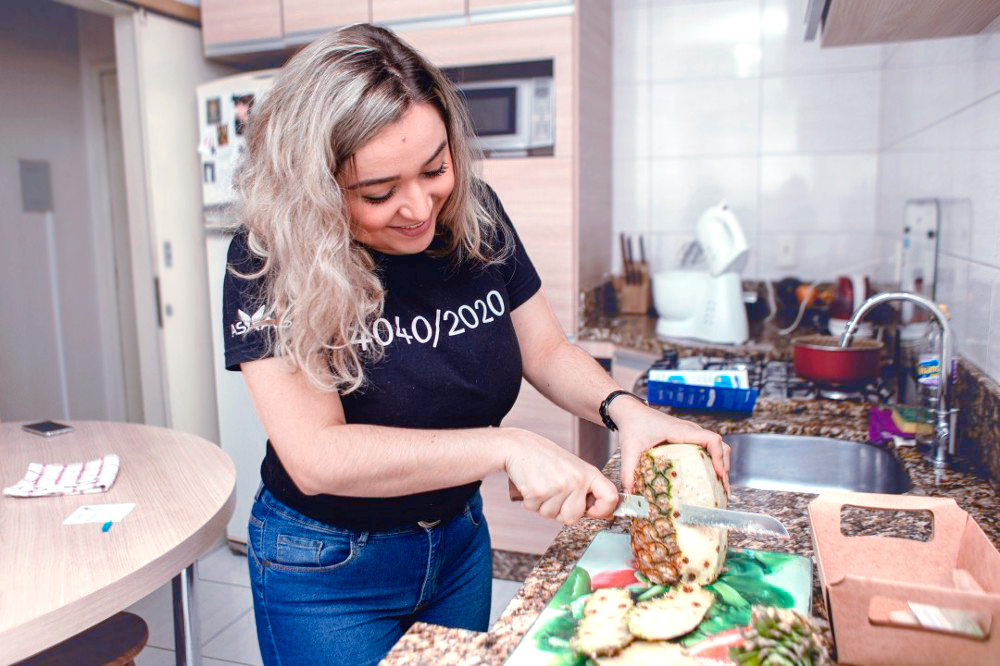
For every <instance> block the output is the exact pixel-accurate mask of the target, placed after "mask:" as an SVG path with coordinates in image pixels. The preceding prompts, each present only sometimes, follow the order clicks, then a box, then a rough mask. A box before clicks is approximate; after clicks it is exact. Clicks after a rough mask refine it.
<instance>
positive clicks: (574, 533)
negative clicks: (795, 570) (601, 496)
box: [382, 317, 1000, 666]
mask: <svg viewBox="0 0 1000 666" xmlns="http://www.w3.org/2000/svg"><path fill="white" fill-rule="evenodd" d="M587 335H588V337H589V339H594V340H602V341H611V342H614V343H616V344H618V345H621V346H626V347H629V348H632V349H639V350H644V351H653V352H657V353H658V352H660V351H661V350H662V349H663V347H664V343H663V342H662V341H659V340H657V339H656V338H655V335H654V334H653V329H652V323H651V321H650V320H649V318H646V317H634V318H626V319H625V320H624V321H619V322H618V323H617V324H616V325H615V326H614V327H610V328H605V329H601V328H596V329H588V331H587ZM721 350H725V351H730V352H734V353H743V354H747V353H751V354H753V353H760V354H762V355H765V356H767V357H769V358H788V354H789V350H788V347H787V346H786V345H782V344H781V343H780V342H778V343H775V342H757V343H754V344H751V345H745V346H743V348H742V349H739V350H734V348H733V347H723V348H721ZM687 351H688V352H690V350H687ZM716 351H718V350H714V349H708V350H706V349H704V348H701V349H698V350H696V351H694V352H690V353H698V354H701V353H712V352H716ZM681 353H682V354H684V353H686V352H685V350H683V349H682V350H681ZM977 373H978V371H976V370H975V369H974V368H970V367H965V368H963V369H962V370H961V371H960V375H959V387H960V388H959V390H960V391H963V390H964V391H965V392H966V393H965V395H966V397H968V398H970V399H972V400H978V401H979V402H980V406H979V407H978V408H976V409H977V410H982V411H976V412H972V411H971V409H972V407H970V408H969V409H968V410H967V413H966V415H965V416H964V417H963V418H965V419H966V420H967V421H969V423H966V428H970V429H972V430H973V432H974V433H977V434H979V435H981V436H983V437H985V438H987V439H988V438H990V437H995V436H997V434H998V433H997V430H998V429H1000V426H998V425H997V422H998V421H997V411H996V410H997V407H998V405H1000V390H997V389H996V384H995V383H992V380H990V379H989V378H988V377H985V376H984V375H982V373H978V374H977ZM963 382H964V385H963ZM991 384H992V386H991ZM963 386H964V388H963ZM963 406H964V404H963ZM868 409H869V407H868V405H867V404H862V403H851V402H846V403H838V402H831V401H825V400H789V399H784V398H781V399H776V398H768V397H762V398H760V399H758V401H757V404H756V406H755V408H754V413H753V415H752V416H750V417H748V418H743V419H733V418H725V417H719V416H709V415H706V414H704V413H692V412H689V413H678V415H680V416H683V417H684V418H690V419H692V420H694V421H696V422H698V423H700V424H701V425H703V426H705V427H707V428H709V429H712V430H714V431H716V432H719V433H720V434H723V435H725V434H729V433H735V432H777V433H788V434H803V435H822V436H829V437H837V438H841V439H848V440H852V441H862V442H863V441H866V440H867V434H868V429H867V424H868ZM991 410H992V411H991ZM983 419H990V421H989V422H984V421H983ZM965 432H969V431H965ZM998 448H1000V447H998ZM985 450H986V452H985V453H981V454H980V455H979V457H976V456H973V457H972V459H970V460H969V461H967V463H966V465H965V467H964V471H963V469H962V468H960V469H957V470H951V469H949V470H943V471H941V470H935V469H934V468H933V467H932V466H931V465H929V464H928V463H927V462H926V461H925V459H924V458H923V456H922V455H921V454H920V453H919V452H917V451H916V450H914V449H911V448H897V449H893V454H894V455H895V456H897V458H898V459H900V460H901V461H902V463H903V464H904V466H905V467H906V470H907V472H908V473H909V476H910V478H911V481H912V483H913V488H912V489H911V490H910V491H909V493H908V494H912V495H927V496H938V497H951V498H954V499H955V501H956V502H958V504H959V506H960V507H961V508H963V509H964V510H966V511H968V512H969V513H970V514H971V515H972V516H973V517H974V518H975V519H976V521H977V522H978V523H979V525H980V526H981V527H982V528H983V531H984V532H985V533H986V534H987V536H989V538H990V539H991V540H992V541H993V543H994V544H995V545H997V546H1000V511H998V510H1000V497H998V495H997V493H996V492H995V491H994V489H993V487H992V486H991V484H990V482H989V481H988V480H987V478H986V477H988V476H990V474H991V472H992V470H993V469H996V470H998V471H1000V453H995V452H994V451H993V447H992V444H991V445H990V446H987V447H986V449H985ZM994 463H995V464H997V467H995V468H991V467H990V465H991V464H994ZM605 473H606V474H607V475H608V477H609V478H611V479H612V480H614V481H615V482H616V483H617V482H618V457H617V454H616V455H615V456H614V457H613V458H612V459H611V461H610V462H609V463H608V465H607V466H606V467H605ZM997 476H998V477H1000V474H998V475H997ZM815 497H816V495H812V494H803V493H793V492H775V491H764V490H754V489H749V488H733V492H732V496H731V498H730V508H733V509H738V510H744V511H754V512H760V513H767V514H770V515H773V516H775V517H776V518H778V519H779V520H780V521H781V522H783V523H784V524H785V526H786V527H787V528H788V531H789V533H790V535H791V538H790V539H789V540H786V541H782V540H779V539H772V538H766V537H758V536H753V537H749V536H746V535H740V534H736V533H732V534H731V535H730V539H729V543H730V546H732V547H745V548H755V549H760V550H779V551H786V552H793V553H798V554H801V555H805V556H808V557H813V555H814V552H813V544H812V539H811V537H810V532H809V518H808V513H807V506H808V504H809V502H810V501H811V500H812V499H814V498H815ZM897 518H898V519H894V520H891V521H888V523H889V526H887V521H885V520H884V516H879V517H878V518H877V519H872V518H871V514H864V515H860V516H858V518H857V520H856V521H854V522H851V517H850V516H846V517H845V529H846V530H849V531H850V532H851V533H854V534H889V535H898V536H903V535H907V536H909V535H922V534H925V533H926V530H927V525H926V524H924V523H923V521H922V520H921V518H920V517H919V516H916V517H915V516H914V514H902V516H900V517H897ZM625 527H626V525H625V521H624V520H621V519H616V520H614V521H613V522H609V521H601V520H594V519H589V518H588V519H584V520H582V521H580V522H579V523H578V524H576V525H573V526H570V527H566V528H564V529H563V530H562V531H561V532H560V533H559V535H558V536H557V537H556V539H555V541H554V542H553V543H552V545H551V546H550V547H549V549H548V550H547V551H546V553H545V554H544V555H543V556H542V557H541V559H540V560H539V561H538V564H537V566H536V567H535V568H534V570H533V571H532V572H531V574H529V576H528V577H527V579H526V580H525V581H524V584H523V585H522V586H521V588H520V589H519V590H518V592H517V594H516V595H515V597H514V599H513V600H512V601H511V602H510V604H509V605H508V606H507V608H506V610H505V611H504V612H503V614H502V615H501V616H500V618H499V619H498V620H497V622H496V623H495V624H494V626H493V627H492V628H491V629H490V630H489V631H488V632H486V633H477V632H471V631H462V630H454V629H445V628H443V627H437V626H432V625H426V624H416V625H414V626H413V627H412V628H411V629H410V630H409V632H407V634H406V635H405V636H404V637H403V638H402V639H401V640H400V641H399V643H397V644H396V646H395V647H394V648H393V650H392V651H391V652H390V653H389V655H388V656H387V657H386V659H385V660H384V661H383V662H382V663H383V664H385V666H402V665H417V664H427V665H431V664H434V665H438V664H462V665H469V666H472V665H479V664H482V665H489V666H500V664H502V663H503V661H504V660H505V659H506V658H507V656H508V655H509V654H510V653H511V652H512V651H513V650H514V648H515V647H516V646H517V644H518V642H519V641H520V640H521V638H522V637H523V636H524V634H525V633H526V632H527V630H528V629H529V627H530V626H531V624H532V623H533V622H534V620H535V618H536V617H537V616H538V614H539V613H540V612H541V611H542V609H543V608H544V607H545V605H546V604H547V603H548V601H549V599H551V598H552V595H553V594H554V593H555V592H556V590H557V589H559V586H560V585H561V584H562V582H563V581H564V580H565V578H566V576H567V575H568V574H569V572H570V570H571V569H572V568H573V566H574V564H575V563H576V561H577V560H578V559H579V558H580V556H581V555H582V554H583V552H584V550H586V548H587V546H588V545H589V544H590V542H591V541H592V540H593V538H594V536H595V535H596V534H597V533H598V532H600V531H602V530H613V531H624V530H625ZM814 571H815V566H814ZM813 598H814V603H813V612H814V615H815V616H816V617H817V618H818V619H819V621H820V622H821V623H822V624H824V625H825V621H826V608H825V607H824V605H823V603H822V595H821V594H820V593H819V581H818V577H817V575H816V574H815V573H814V592H813Z"/></svg>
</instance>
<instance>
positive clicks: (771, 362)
mask: <svg viewBox="0 0 1000 666" xmlns="http://www.w3.org/2000/svg"><path fill="white" fill-rule="evenodd" d="M649 369H650V370H653V369H668V370H669V369H677V370H746V371H747V375H748V377H749V380H750V388H754V389H757V391H758V392H759V395H760V396H767V397H779V398H796V399H800V400H842V401H843V400H846V401H853V402H868V403H873V404H874V403H879V402H883V401H886V400H887V399H888V398H889V397H890V395H891V392H890V391H889V389H888V387H887V386H886V385H885V383H884V382H882V381H881V379H880V380H879V381H877V382H875V383H872V384H867V385H864V386H858V385H855V386H848V387H845V386H826V385H822V384H817V383H816V382H814V381H811V380H808V379H803V378H802V377H799V376H798V375H796V374H795V370H794V369H793V365H792V362H791V361H784V360H776V359H769V358H767V357H766V356H764V355H763V354H726V353H723V354H721V355H696V356H684V357H679V356H678V354H677V352H676V350H673V349H668V350H665V351H664V353H663V356H662V357H661V358H660V359H659V360H657V361H656V362H655V363H653V365H652V366H650V368H649ZM648 378H649V371H648V370H647V371H646V372H645V373H643V375H642V376H640V377H639V379H638V380H637V381H636V383H635V386H634V387H633V392H634V393H640V395H645V393H646V385H647V384H648V382H649V379H648Z"/></svg>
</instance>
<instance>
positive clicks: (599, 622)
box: [569, 587, 635, 659]
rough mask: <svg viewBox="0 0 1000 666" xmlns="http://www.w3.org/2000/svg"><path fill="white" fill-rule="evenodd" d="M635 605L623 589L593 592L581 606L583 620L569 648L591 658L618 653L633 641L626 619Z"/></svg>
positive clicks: (606, 589) (616, 588)
mask: <svg viewBox="0 0 1000 666" xmlns="http://www.w3.org/2000/svg"><path fill="white" fill-rule="evenodd" d="M634 605H635V603H634V602H633V601H632V596H631V595H630V594H629V592H628V590H626V589H624V588H620V587H608V588H604V589H600V590H597V591H596V592H594V594H593V595H591V597H590V598H589V599H587V603H585V604H584V606H583V617H582V618H581V619H580V622H579V624H577V627H576V635H575V636H573V638H572V640H570V643H569V646H570V648H571V649H572V650H573V651H574V652H576V653H577V654H585V655H587V656H588V657H590V658H591V659H597V658H598V657H605V656H608V655H613V654H617V653H618V651H619V650H621V649H622V648H623V647H625V646H626V645H628V644H629V643H631V642H632V634H630V633H629V630H628V620H627V619H626V618H627V617H628V613H629V611H630V610H631V609H632V607H633V606H634Z"/></svg>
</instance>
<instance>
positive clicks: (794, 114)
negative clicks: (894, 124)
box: [761, 71, 880, 153]
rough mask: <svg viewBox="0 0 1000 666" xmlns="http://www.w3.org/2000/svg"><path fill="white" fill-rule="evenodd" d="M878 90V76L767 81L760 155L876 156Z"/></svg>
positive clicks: (763, 87) (859, 74) (764, 83)
mask: <svg viewBox="0 0 1000 666" xmlns="http://www.w3.org/2000/svg"><path fill="white" fill-rule="evenodd" d="M879 87H880V75H879V73H878V72H875V71H869V72H852V73H838V74H815V75H807V76H782V77H770V78H766V79H764V80H763V81H762V85H761V96H762V104H761V107H762V110H761V114H762V118H761V150H762V151H763V152H764V153H787V152H810V151H844V152H858V151H869V150H870V151H875V150H876V149H877V148H878V124H879V111H878V107H879V101H878V100H879Z"/></svg>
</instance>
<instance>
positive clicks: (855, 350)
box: [792, 335, 885, 386]
mask: <svg viewBox="0 0 1000 666" xmlns="http://www.w3.org/2000/svg"><path fill="white" fill-rule="evenodd" d="M884 346H885V345H883V344H882V342H880V341H878V340H854V342H853V343H852V344H851V346H849V347H841V346H840V340H839V339H838V338H835V337H834V336H832V335H806V336H801V337H797V338H794V339H793V340H792V347H793V351H792V365H793V367H794V368H795V374H797V375H798V376H799V377H802V378H803V379H809V380H811V381H814V382H816V383H818V384H825V385H830V386H856V385H864V384H867V383H870V382H874V381H875V379H876V378H877V377H878V370H879V357H880V355H881V353H882V348H883V347H884Z"/></svg>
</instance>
